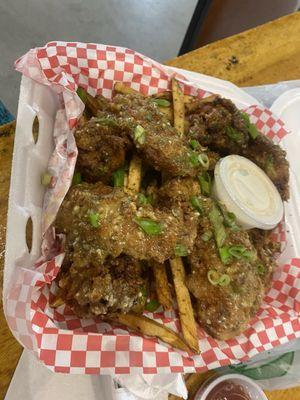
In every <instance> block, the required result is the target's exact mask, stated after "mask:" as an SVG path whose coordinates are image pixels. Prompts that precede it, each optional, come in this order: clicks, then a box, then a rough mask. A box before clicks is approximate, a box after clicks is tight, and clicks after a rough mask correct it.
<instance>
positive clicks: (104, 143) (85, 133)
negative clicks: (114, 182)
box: [75, 117, 130, 183]
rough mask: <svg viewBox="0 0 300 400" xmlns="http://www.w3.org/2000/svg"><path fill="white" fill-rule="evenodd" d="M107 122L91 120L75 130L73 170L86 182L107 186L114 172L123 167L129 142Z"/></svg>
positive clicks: (116, 128)
mask: <svg viewBox="0 0 300 400" xmlns="http://www.w3.org/2000/svg"><path fill="white" fill-rule="evenodd" d="M109 121H111V119H109V118H106V119H105V118H101V117H94V118H91V119H90V120H89V121H87V122H85V123H83V124H80V125H79V126H78V127H77V129H76V130H75V140H76V144H77V147H78V159H77V167H78V169H79V170H80V171H81V173H82V176H83V178H84V180H86V181H88V182H97V181H102V182H105V183H108V182H110V180H111V176H112V174H113V172H114V171H115V170H117V169H118V168H120V167H122V166H123V165H124V163H125V157H126V150H128V149H129V148H130V142H129V140H128V139H127V137H126V136H125V135H122V132H121V130H120V128H118V126H117V125H116V124H115V125H113V124H112V125H109Z"/></svg>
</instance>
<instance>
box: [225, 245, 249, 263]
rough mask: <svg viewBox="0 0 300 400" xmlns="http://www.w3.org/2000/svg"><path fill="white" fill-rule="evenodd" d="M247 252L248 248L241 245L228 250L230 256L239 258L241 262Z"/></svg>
mask: <svg viewBox="0 0 300 400" xmlns="http://www.w3.org/2000/svg"><path fill="white" fill-rule="evenodd" d="M246 250H247V249H246V247H245V246H243V245H241V244H238V245H236V246H230V247H229V248H228V252H229V254H230V255H231V256H232V257H235V258H237V259H238V260H240V259H241V258H242V257H243V254H244V253H245V251H246Z"/></svg>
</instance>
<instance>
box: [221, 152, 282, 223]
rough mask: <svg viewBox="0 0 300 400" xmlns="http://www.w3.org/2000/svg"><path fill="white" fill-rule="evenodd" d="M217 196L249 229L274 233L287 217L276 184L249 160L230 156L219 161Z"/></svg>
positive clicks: (239, 221) (238, 220)
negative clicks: (284, 217)
mask: <svg viewBox="0 0 300 400" xmlns="http://www.w3.org/2000/svg"><path fill="white" fill-rule="evenodd" d="M213 195H214V197H215V198H216V199H217V200H219V201H221V202H222V203H224V204H225V206H226V207H227V209H228V210H229V211H231V212H233V213H234V214H235V215H236V218H237V222H238V223H239V224H240V225H241V226H242V227H243V228H245V229H251V228H260V229H273V228H274V227H275V226H276V225H277V224H278V223H279V222H280V221H281V219H282V217H283V203H282V200H281V197H280V195H279V193H278V190H277V189H276V187H275V186H274V184H273V182H272V181H271V180H270V178H269V177H268V176H267V175H266V174H265V172H264V171H263V170H262V169H261V168H259V167H258V166H257V165H256V164H254V163H253V162H252V161H250V160H248V159H247V158H245V157H241V156H238V155H230V156H227V157H224V158H221V160H219V162H218V163H217V165H216V167H215V181H214V186H213Z"/></svg>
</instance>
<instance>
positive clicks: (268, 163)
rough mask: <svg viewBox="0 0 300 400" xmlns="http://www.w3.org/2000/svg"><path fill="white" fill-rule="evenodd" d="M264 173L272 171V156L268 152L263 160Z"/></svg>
mask: <svg viewBox="0 0 300 400" xmlns="http://www.w3.org/2000/svg"><path fill="white" fill-rule="evenodd" d="M265 170H266V173H267V174H268V173H271V172H273V171H274V158H273V155H272V154H268V155H267V158H266V162H265Z"/></svg>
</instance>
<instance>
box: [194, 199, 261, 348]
mask: <svg viewBox="0 0 300 400" xmlns="http://www.w3.org/2000/svg"><path fill="white" fill-rule="evenodd" d="M203 200H204V201H203V202H202V205H203V209H204V214H203V217H202V218H200V219H199V226H198V236H197V239H196V242H195V246H194V250H193V252H192V254H191V255H190V257H189V261H190V265H191V274H190V275H189V276H188V277H187V286H188V288H189V290H190V291H191V293H192V294H193V296H194V298H195V301H196V312H197V316H198V319H199V322H200V323H201V325H202V326H203V327H204V328H205V330H207V331H208V332H209V333H210V334H211V335H212V336H213V337H215V338H217V339H223V340H226V339H229V338H232V337H234V336H236V335H238V334H239V333H241V332H242V331H243V330H245V329H246V327H247V325H248V323H249V321H250V319H251V318H252V317H253V316H254V315H255V313H256V312H257V310H258V308H259V306H260V304H261V301H262V298H263V295H264V292H265V286H264V282H263V280H262V279H261V276H260V273H259V270H258V268H257V265H258V264H259V259H258V257H257V252H256V250H255V248H254V246H253V245H252V243H251V241H250V238H249V235H248V233H247V232H246V231H241V230H235V229H231V228H228V227H224V226H223V229H224V232H225V236H224V237H223V243H222V246H221V247H220V246H217V244H216V237H214V236H215V235H214V229H215V228H214V226H213V225H212V222H211V220H210V218H209V215H210V212H211V210H212V207H214V205H213V202H212V201H211V200H210V199H207V198H206V199H203ZM218 234H219V233H218ZM221 252H222V253H223V256H224V258H223V259H222V258H221V257H220V253H221ZM225 255H226V257H228V259H227V260H226V259H225ZM218 279H219V280H218Z"/></svg>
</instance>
